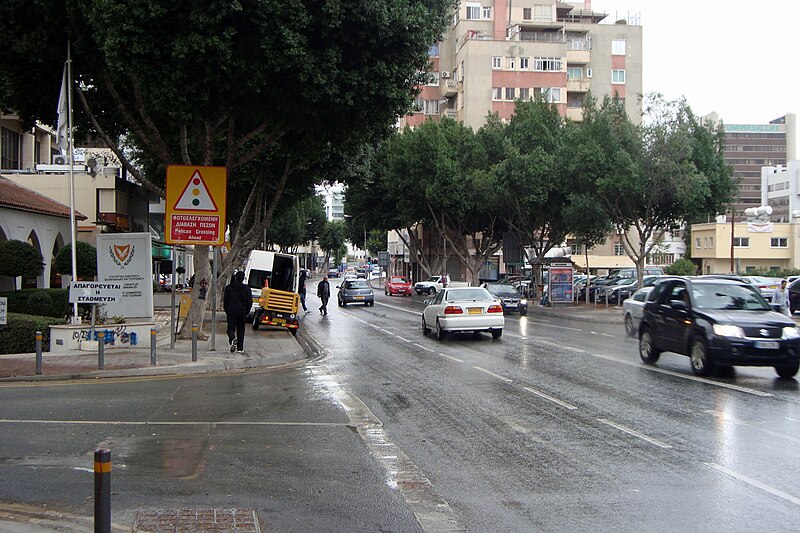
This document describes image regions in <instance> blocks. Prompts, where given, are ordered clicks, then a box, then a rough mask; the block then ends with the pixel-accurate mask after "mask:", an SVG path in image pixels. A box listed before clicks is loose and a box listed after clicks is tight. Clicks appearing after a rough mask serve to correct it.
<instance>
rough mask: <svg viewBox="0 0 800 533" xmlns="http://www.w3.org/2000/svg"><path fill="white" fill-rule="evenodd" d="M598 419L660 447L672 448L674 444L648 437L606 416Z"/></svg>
mask: <svg viewBox="0 0 800 533" xmlns="http://www.w3.org/2000/svg"><path fill="white" fill-rule="evenodd" d="M597 420H598V421H599V422H602V423H603V424H607V425H609V426H611V427H613V428H617V429H618V430H620V431H622V432H624V433H627V434H628V435H633V436H634V437H636V438H639V439H642V440H645V441H647V442H649V443H650V444H655V445H656V446H658V447H659V448H672V446H670V445H669V444H664V443H663V442H661V441H660V440H657V439H654V438H652V437H648V436H647V435H643V434H641V433H639V432H638V431H635V430H633V429H631V428H628V427H625V426H622V425H620V424H617V423H615V422H612V421H610V420H606V419H605V418H598V419H597Z"/></svg>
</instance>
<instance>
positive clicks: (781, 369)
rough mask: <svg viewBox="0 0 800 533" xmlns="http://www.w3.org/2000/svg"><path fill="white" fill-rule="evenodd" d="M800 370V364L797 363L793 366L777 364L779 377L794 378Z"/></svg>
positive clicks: (776, 368) (776, 370) (776, 369)
mask: <svg viewBox="0 0 800 533" xmlns="http://www.w3.org/2000/svg"><path fill="white" fill-rule="evenodd" d="M798 370H800V364H798V363H795V364H794V365H793V366H776V367H775V372H777V373H778V377H780V378H784V379H788V378H793V377H794V376H795V374H797V371H798Z"/></svg>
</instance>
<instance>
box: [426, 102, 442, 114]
mask: <svg viewBox="0 0 800 533" xmlns="http://www.w3.org/2000/svg"><path fill="white" fill-rule="evenodd" d="M424 113H425V114H426V115H438V114H439V100H425V109H424Z"/></svg>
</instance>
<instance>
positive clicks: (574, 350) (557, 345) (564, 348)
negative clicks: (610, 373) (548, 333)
mask: <svg viewBox="0 0 800 533" xmlns="http://www.w3.org/2000/svg"><path fill="white" fill-rule="evenodd" d="M536 342H538V343H539V344H544V345H545V346H552V347H553V348H559V349H561V350H567V351H568V352H575V353H586V350H581V349H580V348H573V347H572V346H565V345H563V344H558V343H555V342H550V341H546V340H543V339H536Z"/></svg>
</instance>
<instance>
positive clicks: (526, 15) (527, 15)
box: [522, 7, 533, 20]
mask: <svg viewBox="0 0 800 533" xmlns="http://www.w3.org/2000/svg"><path fill="white" fill-rule="evenodd" d="M532 15H533V10H532V9H531V8H529V7H523V8H522V20H531V18H532Z"/></svg>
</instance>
